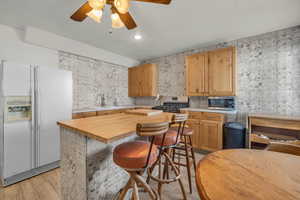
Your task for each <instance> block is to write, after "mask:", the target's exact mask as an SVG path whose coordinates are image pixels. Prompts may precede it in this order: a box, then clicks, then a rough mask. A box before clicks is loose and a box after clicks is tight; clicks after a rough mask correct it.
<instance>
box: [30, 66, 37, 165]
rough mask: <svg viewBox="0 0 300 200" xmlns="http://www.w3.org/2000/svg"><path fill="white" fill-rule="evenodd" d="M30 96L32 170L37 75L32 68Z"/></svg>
mask: <svg viewBox="0 0 300 200" xmlns="http://www.w3.org/2000/svg"><path fill="white" fill-rule="evenodd" d="M30 76H31V77H30V81H31V83H30V95H31V127H30V128H31V140H30V141H31V144H30V145H31V168H35V150H36V149H35V97H34V92H35V78H34V77H35V74H34V67H32V66H30Z"/></svg>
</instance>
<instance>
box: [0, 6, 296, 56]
mask: <svg viewBox="0 0 300 200" xmlns="http://www.w3.org/2000/svg"><path fill="white" fill-rule="evenodd" d="M84 2H85V1H84V0H1V1H0V23H2V24H6V25H11V26H15V27H20V28H24V27H26V26H33V27H37V28H40V29H43V30H46V31H49V32H53V33H56V34H58V35H61V36H65V37H68V38H71V39H75V40H78V41H82V42H86V43H88V44H91V45H93V46H96V47H99V48H102V49H106V50H109V51H112V52H114V53H117V54H120V55H124V56H128V57H131V58H134V59H139V60H144V59H148V58H153V57H159V56H163V55H169V54H172V53H176V52H180V51H183V50H185V49H190V48H195V47H200V46H203V45H205V44H208V43H210V42H215V41H228V40H232V39H237V38H242V37H247V36H251V35H256V34H260V33H264V32H269V31H273V30H278V29H281V28H286V27H290V26H296V25H300V1H299V0H173V1H172V3H171V5H169V6H165V5H159V4H149V3H142V2H132V7H131V9H130V10H131V13H132V15H133V16H134V18H135V19H136V22H137V24H138V25H139V26H138V28H137V29H134V30H131V31H128V30H127V29H117V30H116V29H114V30H113V33H112V34H109V30H111V29H110V18H109V15H108V13H109V9H108V8H106V11H105V14H106V16H105V17H104V20H103V21H104V22H103V23H101V24H97V23H95V22H93V21H92V20H90V19H88V20H86V21H84V22H83V23H78V22H74V21H72V20H70V19H69V16H70V15H71V14H72V13H73V11H75V10H76V9H77V8H78V7H79V6H80V5H81V4H83V3H84ZM136 32H140V33H141V34H142V35H143V40H141V41H135V40H134V39H133V35H134V34H135V33H136Z"/></svg>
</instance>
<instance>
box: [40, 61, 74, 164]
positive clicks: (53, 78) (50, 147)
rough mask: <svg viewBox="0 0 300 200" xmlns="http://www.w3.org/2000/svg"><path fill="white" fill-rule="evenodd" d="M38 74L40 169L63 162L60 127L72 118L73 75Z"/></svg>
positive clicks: (48, 71) (52, 70) (45, 71)
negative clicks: (56, 162)
mask: <svg viewBox="0 0 300 200" xmlns="http://www.w3.org/2000/svg"><path fill="white" fill-rule="evenodd" d="M36 70H37V86H38V87H37V91H36V106H37V108H36V110H37V112H36V113H37V114H36V115H37V116H36V119H37V138H38V140H37V147H38V151H37V163H38V167H39V166H43V165H46V164H49V163H52V162H55V161H58V160H60V135H59V127H58V125H57V124H56V123H57V121H60V120H69V119H71V118H72V72H69V71H64V70H59V69H55V68H46V67H38V68H36Z"/></svg>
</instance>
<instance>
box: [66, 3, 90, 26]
mask: <svg viewBox="0 0 300 200" xmlns="http://www.w3.org/2000/svg"><path fill="white" fill-rule="evenodd" d="M92 9H93V8H92V7H91V6H90V4H89V2H86V3H85V4H83V5H82V6H81V7H80V8H79V9H78V10H77V11H76V12H75V13H74V14H73V15H72V16H71V19H73V20H74V21H78V22H82V21H83V20H84V19H85V18H86V17H87V16H86V14H87V13H88V12H90V11H91V10H92Z"/></svg>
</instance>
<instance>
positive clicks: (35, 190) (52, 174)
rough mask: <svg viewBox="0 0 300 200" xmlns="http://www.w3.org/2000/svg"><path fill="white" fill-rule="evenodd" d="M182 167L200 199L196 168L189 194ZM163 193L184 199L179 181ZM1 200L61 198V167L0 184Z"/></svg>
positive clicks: (194, 198)
mask: <svg viewBox="0 0 300 200" xmlns="http://www.w3.org/2000/svg"><path fill="white" fill-rule="evenodd" d="M202 158H203V155H202V154H199V153H196V161H197V162H198V161H199V160H200V159H202ZM180 169H181V173H182V181H183V184H184V185H185V190H186V192H187V197H188V200H199V196H198V193H197V189H196V184H195V174H194V170H192V179H193V183H192V184H193V194H189V192H188V181H187V172H186V169H185V168H182V167H181V168H180ZM151 186H152V187H153V188H155V189H156V188H157V184H156V183H155V182H154V181H151ZM140 195H141V196H140V197H141V200H148V199H149V196H148V195H147V193H142V192H141V193H140ZM162 195H163V199H164V200H180V199H182V196H181V192H180V188H179V184H178V183H171V184H166V185H164V186H163V190H162ZM0 200H60V169H55V170H52V171H49V172H46V173H44V174H41V175H38V176H35V177H33V178H30V179H27V180H25V181H22V182H19V183H16V184H14V185H11V186H8V187H6V188H1V186H0Z"/></svg>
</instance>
